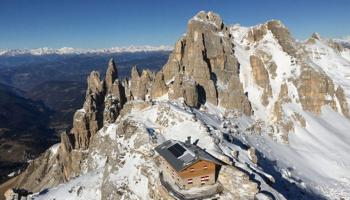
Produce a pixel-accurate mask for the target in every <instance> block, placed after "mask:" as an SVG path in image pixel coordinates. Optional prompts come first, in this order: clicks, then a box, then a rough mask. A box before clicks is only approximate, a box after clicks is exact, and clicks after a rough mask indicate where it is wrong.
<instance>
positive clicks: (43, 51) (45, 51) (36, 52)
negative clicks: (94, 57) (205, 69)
mask: <svg viewBox="0 0 350 200" xmlns="http://www.w3.org/2000/svg"><path fill="white" fill-rule="evenodd" d="M171 50H172V47H171V46H167V45H161V46H149V45H145V46H128V47H112V48H103V49H82V48H72V47H63V48H59V49H53V48H47V47H44V48H37V49H9V50H4V49H2V50H0V56H17V55H24V54H29V55H33V56H42V55H52V54H57V55H70V54H77V55H79V54H112V53H123V52H130V53H134V52H151V51H171Z"/></svg>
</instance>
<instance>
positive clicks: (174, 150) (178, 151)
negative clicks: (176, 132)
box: [168, 143, 186, 158]
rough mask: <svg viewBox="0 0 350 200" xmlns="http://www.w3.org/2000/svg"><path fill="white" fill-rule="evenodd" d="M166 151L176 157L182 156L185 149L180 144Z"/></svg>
mask: <svg viewBox="0 0 350 200" xmlns="http://www.w3.org/2000/svg"><path fill="white" fill-rule="evenodd" d="M168 150H169V151H170V152H171V153H172V154H173V155H174V156H175V157H176V158H178V157H180V156H182V154H184V152H185V151H186V149H185V148H183V147H182V146H181V145H180V144H178V143H176V144H174V145H172V146H171V147H169V148H168Z"/></svg>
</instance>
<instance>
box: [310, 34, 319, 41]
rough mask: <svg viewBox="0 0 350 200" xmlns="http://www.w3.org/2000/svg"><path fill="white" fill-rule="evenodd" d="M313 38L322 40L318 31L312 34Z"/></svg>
mask: <svg viewBox="0 0 350 200" xmlns="http://www.w3.org/2000/svg"><path fill="white" fill-rule="evenodd" d="M311 38H313V39H315V40H321V36H320V34H319V33H317V32H314V33H313V34H312V35H311Z"/></svg>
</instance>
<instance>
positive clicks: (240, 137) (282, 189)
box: [33, 102, 350, 200]
mask: <svg viewBox="0 0 350 200" xmlns="http://www.w3.org/2000/svg"><path fill="white" fill-rule="evenodd" d="M289 109H291V110H292V109H297V108H294V107H293V106H291V107H290V108H289ZM301 113H302V115H303V116H304V117H305V119H306V120H307V126H306V128H302V127H297V128H296V131H295V133H293V134H290V137H289V139H290V144H289V145H285V144H280V143H277V142H275V141H273V140H272V139H271V138H270V137H269V136H267V135H266V134H265V133H262V135H258V134H255V133H248V132H247V133H244V132H240V131H241V130H244V129H245V128H246V127H249V125H250V123H251V122H252V120H251V119H249V118H247V117H245V116H241V117H222V114H223V113H222V110H219V109H218V108H216V107H214V106H211V105H207V111H205V112H204V111H199V110H191V109H189V108H188V107H186V106H183V105H181V104H180V103H167V102H163V103H159V104H156V105H154V106H152V107H149V108H147V109H145V110H133V111H132V112H131V113H129V114H128V115H127V116H125V117H124V118H128V119H129V120H133V121H134V122H136V123H138V124H139V127H142V129H146V128H151V129H154V130H156V132H157V134H158V139H159V142H162V141H164V140H165V139H177V140H182V141H184V140H186V139H187V136H191V137H192V141H195V140H197V139H199V142H198V145H199V146H201V147H202V148H205V149H206V150H207V151H208V152H210V153H211V154H212V155H214V156H215V157H217V158H219V159H222V158H223V157H224V155H225V156H227V157H231V158H232V159H233V161H234V165H235V166H237V167H239V168H241V169H244V170H245V171H247V172H248V173H250V174H253V175H254V179H255V180H257V181H258V182H259V184H260V187H261V190H262V191H264V192H265V193H268V194H273V196H275V198H276V199H299V198H298V197H293V198H292V196H289V195H291V194H293V193H294V192H300V191H301V190H303V191H305V193H309V196H306V198H304V199H312V198H314V199H322V198H323V197H325V198H329V199H339V198H341V197H342V198H344V199H349V197H350V170H349V169H350V156H349V155H348V152H350V146H349V145H348V144H350V134H349V133H348V130H350V121H349V120H347V119H345V118H344V117H342V116H341V115H339V114H338V113H336V112H334V111H333V110H331V109H330V108H327V107H325V108H324V109H323V111H322V113H323V114H322V116H321V117H316V116H314V115H313V114H310V113H307V112H301ZM119 120H121V119H119ZM223 124H226V126H227V127H226V128H223V127H224V126H223ZM235 125H237V126H238V128H234V126H235ZM116 127H117V125H115V124H111V125H109V126H108V127H106V128H104V129H103V130H101V131H100V132H99V133H98V134H99V135H100V136H101V137H108V138H109V139H111V140H112V141H114V142H115V145H116V146H118V145H124V146H125V148H126V150H125V152H124V153H125V155H123V158H124V160H125V163H124V164H122V165H121V167H120V168H119V169H117V170H116V171H115V172H113V173H111V174H110V175H109V179H110V181H112V182H114V184H115V185H116V187H117V188H119V187H125V186H127V187H128V188H129V189H130V193H129V194H128V195H129V196H127V197H125V198H124V199H151V198H150V196H149V192H150V190H152V188H149V184H148V182H149V181H151V182H154V181H155V180H156V179H157V178H158V171H157V170H158V168H157V165H156V164H155V161H154V160H153V159H146V158H145V157H144V156H142V155H143V154H144V153H147V152H150V151H151V150H152V148H153V147H154V146H152V145H151V144H150V141H147V144H145V145H143V146H141V147H135V144H136V142H135V140H136V139H137V138H140V137H144V138H146V139H147V137H148V136H147V131H140V132H137V133H135V134H134V135H133V136H132V137H131V138H130V139H128V140H125V139H124V138H123V137H120V136H118V134H120V133H118V132H117V129H116ZM229 129H231V130H236V131H238V132H239V134H233V136H234V138H235V140H236V141H239V142H237V143H235V142H234V143H232V142H229V141H227V140H225V139H224V138H223V134H226V133H228V131H227V130H229ZM218 140H219V142H218ZM240 143H242V144H244V145H247V146H252V147H255V148H256V149H257V151H258V152H260V153H261V154H263V156H262V157H259V162H258V165H256V164H254V163H252V161H251V160H250V159H249V155H248V151H247V149H246V148H244V147H243V146H244V145H242V144H240ZM232 150H236V151H239V157H238V159H236V158H234V157H233V156H232V155H231V152H232ZM140 152H142V153H140ZM95 153H97V154H96V155H94V156H92V157H93V158H94V160H93V161H92V162H95V163H96V168H95V169H94V170H92V171H86V173H85V174H82V175H81V176H79V177H77V178H75V179H73V180H71V181H69V182H68V183H65V184H62V185H59V186H58V187H57V188H52V189H49V190H47V191H45V192H43V193H42V194H36V195H34V197H33V198H34V199H43V200H44V199H45V200H47V199H56V200H60V199H62V200H63V199H65V200H70V199H72V200H73V199H100V198H101V187H102V183H103V181H104V180H103V178H102V174H103V173H104V170H105V167H106V159H105V158H104V155H102V153H101V154H99V152H95ZM116 156H117V155H116ZM143 165H147V166H148V167H149V168H150V169H151V170H150V171H151V174H152V176H145V175H144V174H142V173H141V171H140V169H141V168H142V166H143ZM232 178H234V177H232ZM267 180H270V181H274V182H275V184H272V185H269V184H268V183H267ZM153 189H154V188H153ZM287 190H290V191H287ZM295 194H296V193H295ZM223 196H225V194H223ZM259 196H260V197H261V198H262V199H263V197H266V196H264V195H262V194H260V195H258V197H259ZM311 197H312V198H311ZM222 199H230V197H227V196H225V198H224V197H223V198H222Z"/></svg>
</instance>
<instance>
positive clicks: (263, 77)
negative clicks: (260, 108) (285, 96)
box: [250, 55, 272, 106]
mask: <svg viewBox="0 0 350 200" xmlns="http://www.w3.org/2000/svg"><path fill="white" fill-rule="evenodd" d="M250 65H251V66H252V70H253V77H254V80H255V82H256V84H257V85H258V86H260V87H261V88H263V91H264V92H263V95H262V97H261V98H262V99H261V100H262V101H261V102H262V104H263V105H264V106H267V105H268V104H269V100H268V98H269V97H271V96H272V89H271V85H270V78H269V73H268V71H267V69H266V68H265V65H264V63H263V61H262V60H261V59H260V58H259V57H258V56H255V55H251V56H250Z"/></svg>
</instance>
